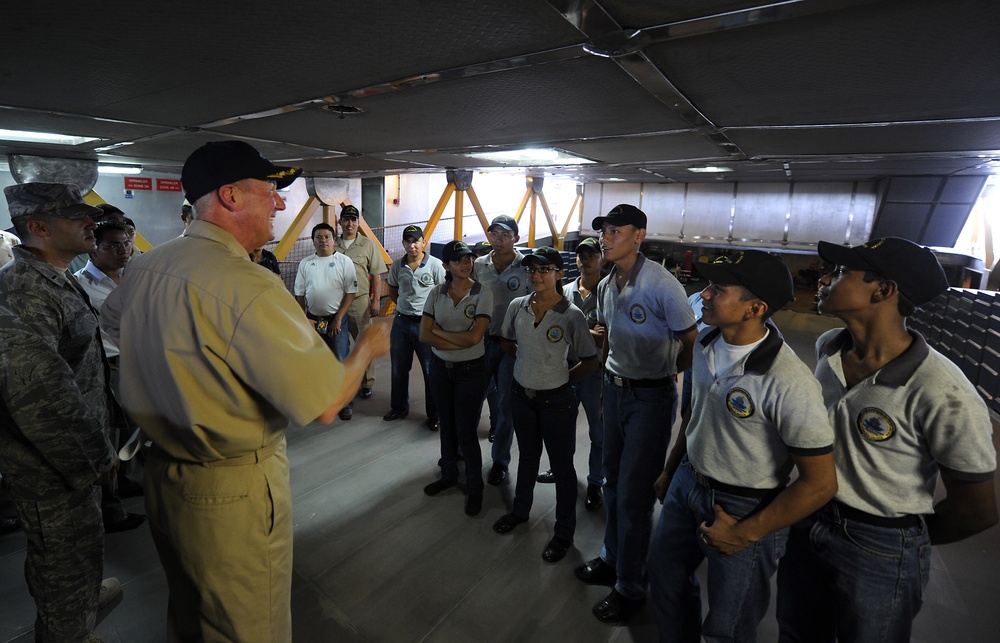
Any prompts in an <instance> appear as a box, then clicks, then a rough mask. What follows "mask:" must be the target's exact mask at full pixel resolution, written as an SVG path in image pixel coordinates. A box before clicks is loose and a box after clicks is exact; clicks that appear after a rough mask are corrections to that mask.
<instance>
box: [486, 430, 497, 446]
mask: <svg viewBox="0 0 1000 643" xmlns="http://www.w3.org/2000/svg"><path fill="white" fill-rule="evenodd" d="M486 439H487V440H489V441H490V444H492V443H493V440H496V439H497V428H496V427H495V426H491V427H490V437H488V438H486Z"/></svg>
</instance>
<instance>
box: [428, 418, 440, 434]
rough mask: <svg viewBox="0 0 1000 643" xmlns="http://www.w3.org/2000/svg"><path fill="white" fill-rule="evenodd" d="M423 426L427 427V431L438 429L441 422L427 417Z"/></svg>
mask: <svg viewBox="0 0 1000 643" xmlns="http://www.w3.org/2000/svg"><path fill="white" fill-rule="evenodd" d="M424 426H426V427H427V430H428V431H437V430H438V429H440V428H441V423H440V422H439V421H438V420H432V419H430V418H427V422H426V424H424Z"/></svg>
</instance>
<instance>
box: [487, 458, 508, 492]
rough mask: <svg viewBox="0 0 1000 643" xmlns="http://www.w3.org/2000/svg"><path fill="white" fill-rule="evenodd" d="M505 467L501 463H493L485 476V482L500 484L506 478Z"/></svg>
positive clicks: (494, 484)
mask: <svg viewBox="0 0 1000 643" xmlns="http://www.w3.org/2000/svg"><path fill="white" fill-rule="evenodd" d="M508 475H509V474H508V473H507V467H505V466H503V465H502V464H496V463H494V464H493V466H492V467H491V468H490V473H489V475H488V476H486V482H488V483H490V484H491V485H493V486H494V487H496V486H499V485H502V484H503V481H504V480H506V479H507V476H508Z"/></svg>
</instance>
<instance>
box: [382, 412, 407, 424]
mask: <svg viewBox="0 0 1000 643" xmlns="http://www.w3.org/2000/svg"><path fill="white" fill-rule="evenodd" d="M409 414H410V412H409V411H397V410H396V409H390V410H389V412H388V413H386V414H385V415H383V416H382V419H383V420H385V421H386V422H395V421H396V420H402V419H403V418H405V417H406V416H407V415H409Z"/></svg>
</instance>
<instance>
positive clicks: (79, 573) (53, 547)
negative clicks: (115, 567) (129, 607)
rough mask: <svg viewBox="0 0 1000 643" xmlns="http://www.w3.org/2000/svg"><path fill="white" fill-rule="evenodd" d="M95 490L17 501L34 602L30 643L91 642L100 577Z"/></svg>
mask: <svg viewBox="0 0 1000 643" xmlns="http://www.w3.org/2000/svg"><path fill="white" fill-rule="evenodd" d="M100 494H101V492H100V489H98V488H97V487H90V488H88V489H83V490H75V491H72V492H66V493H65V494H63V495H61V496H59V497H56V498H47V499H45V500H38V501H22V500H17V503H16V504H17V515H18V517H19V518H20V519H21V523H22V524H23V525H24V534H25V536H27V539H28V547H27V558H26V560H25V562H24V578H25V580H26V581H27V582H28V591H29V592H31V596H32V598H34V599H35V610H36V616H35V640H36V641H38V642H39V643H70V642H72V643H77V642H78V641H91V640H95V639H94V638H91V637H93V630H94V627H95V625H96V621H97V600H98V597H99V595H100V592H101V579H102V574H103V571H104V523H103V521H102V520H101V506H100Z"/></svg>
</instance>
